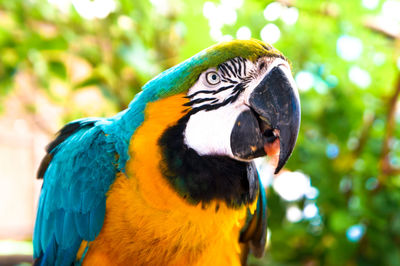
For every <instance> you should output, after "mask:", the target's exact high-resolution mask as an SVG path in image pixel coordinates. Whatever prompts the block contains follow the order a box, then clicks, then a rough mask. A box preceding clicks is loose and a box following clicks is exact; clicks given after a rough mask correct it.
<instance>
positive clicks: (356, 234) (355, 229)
mask: <svg viewBox="0 0 400 266" xmlns="http://www.w3.org/2000/svg"><path fill="white" fill-rule="evenodd" d="M364 233H365V226H364V225H362V224H355V225H353V226H350V227H349V228H348V229H347V231H346V237H347V239H348V240H349V241H350V242H358V241H359V240H360V239H361V238H362V236H363V235H364Z"/></svg>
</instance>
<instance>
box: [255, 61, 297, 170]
mask: <svg viewBox="0 0 400 266" xmlns="http://www.w3.org/2000/svg"><path fill="white" fill-rule="evenodd" d="M281 68H282V67H280V66H277V67H274V68H273V69H272V70H271V71H270V72H269V73H268V74H267V75H266V76H265V77H264V79H263V80H262V81H261V82H260V84H258V86H257V87H256V88H255V89H254V91H253V92H252V93H251V94H250V98H249V104H250V107H251V108H252V109H253V111H255V112H256V113H257V115H259V118H260V119H259V120H260V121H262V123H266V125H264V127H265V126H266V127H267V128H270V129H272V130H274V129H277V130H278V131H279V136H277V137H279V140H280V153H279V161H278V165H277V167H276V169H275V174H277V173H278V172H279V171H280V170H281V169H282V167H283V166H284V165H285V163H286V162H287V160H288V159H289V157H290V155H291V154H292V151H293V149H294V146H295V144H296V140H297V135H298V133H299V127H300V100H299V97H298V94H297V92H296V91H295V90H296V88H293V86H292V85H291V83H290V82H289V79H288V78H287V76H286V74H285V72H284V71H283V70H282V69H281ZM270 131H271V130H270ZM274 140H275V139H272V141H274ZM267 141H268V138H267Z"/></svg>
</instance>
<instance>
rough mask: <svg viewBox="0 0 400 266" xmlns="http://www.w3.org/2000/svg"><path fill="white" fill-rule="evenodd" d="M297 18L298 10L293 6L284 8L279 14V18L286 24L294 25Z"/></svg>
mask: <svg viewBox="0 0 400 266" xmlns="http://www.w3.org/2000/svg"><path fill="white" fill-rule="evenodd" d="M298 18H299V10H298V9H297V8H295V7H289V8H285V9H284V10H283V12H282V14H281V19H282V21H283V22H284V23H285V24H286V25H294V24H296V22H297V19H298Z"/></svg>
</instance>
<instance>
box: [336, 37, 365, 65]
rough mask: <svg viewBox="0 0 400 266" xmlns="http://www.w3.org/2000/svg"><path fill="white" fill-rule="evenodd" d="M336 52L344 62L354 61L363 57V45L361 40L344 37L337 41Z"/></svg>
mask: <svg viewBox="0 0 400 266" xmlns="http://www.w3.org/2000/svg"><path fill="white" fill-rule="evenodd" d="M336 50H337V53H338V55H339V56H340V57H341V58H343V59H344V60H346V61H353V60H356V59H357V58H359V57H360V56H361V53H362V51H363V44H362V42H361V40H360V39H359V38H356V37H352V36H347V35H342V36H340V37H339V39H338V40H337V43H336Z"/></svg>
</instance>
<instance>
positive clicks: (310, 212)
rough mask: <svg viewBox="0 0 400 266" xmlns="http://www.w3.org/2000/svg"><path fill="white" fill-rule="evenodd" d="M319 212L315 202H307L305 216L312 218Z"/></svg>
mask: <svg viewBox="0 0 400 266" xmlns="http://www.w3.org/2000/svg"><path fill="white" fill-rule="evenodd" d="M317 214H318V207H317V205H316V204H315V203H310V204H307V205H306V206H305V207H304V210H303V216H304V218H306V219H312V218H314V217H315V216H317Z"/></svg>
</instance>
